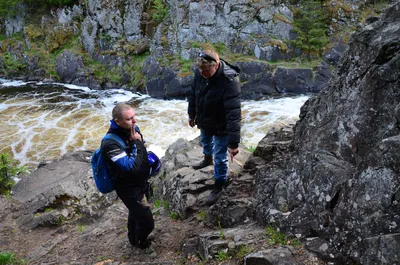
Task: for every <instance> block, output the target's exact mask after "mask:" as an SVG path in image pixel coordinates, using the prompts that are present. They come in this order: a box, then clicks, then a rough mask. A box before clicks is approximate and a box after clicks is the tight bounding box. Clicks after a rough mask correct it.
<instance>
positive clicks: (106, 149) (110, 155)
mask: <svg viewBox="0 0 400 265" xmlns="http://www.w3.org/2000/svg"><path fill="white" fill-rule="evenodd" d="M136 129H137V130H138V132H139V133H140V130H139V128H138V127H137V128H136ZM107 133H113V134H116V135H118V136H119V137H120V138H121V139H122V140H123V141H124V142H125V144H126V146H125V147H126V148H124V147H123V146H120V144H119V143H118V142H116V141H114V140H112V139H106V140H104V141H102V143H101V150H102V154H103V156H104V157H106V161H107V163H108V165H109V167H110V169H111V172H112V173H113V175H114V177H116V188H118V186H125V187H127V186H131V185H137V186H141V185H144V184H145V182H146V181H147V180H148V178H149V171H150V166H149V162H148V158H147V150H146V147H145V146H144V144H143V142H142V141H139V140H134V141H130V140H129V136H130V130H127V129H123V128H121V127H119V126H118V125H117V124H116V123H115V122H114V121H113V120H111V125H110V129H109V130H108V132H107ZM142 138H143V137H142Z"/></svg>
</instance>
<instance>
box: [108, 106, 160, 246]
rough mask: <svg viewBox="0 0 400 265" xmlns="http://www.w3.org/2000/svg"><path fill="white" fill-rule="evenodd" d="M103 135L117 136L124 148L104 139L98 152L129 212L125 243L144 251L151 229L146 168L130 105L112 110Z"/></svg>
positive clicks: (152, 221)
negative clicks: (108, 125)
mask: <svg viewBox="0 0 400 265" xmlns="http://www.w3.org/2000/svg"><path fill="white" fill-rule="evenodd" d="M107 133H113V134H116V135H118V136H119V137H120V138H121V139H122V140H123V141H124V142H125V144H126V146H125V147H123V146H120V145H119V144H118V142H116V141H114V140H112V139H106V140H104V141H103V142H102V144H101V152H102V154H103V156H104V157H106V161H107V163H108V166H109V167H110V171H111V172H112V173H113V175H114V178H115V190H116V192H117V195H118V197H119V198H120V199H121V200H122V202H123V203H124V204H125V206H126V207H127V208H128V210H129V217H128V238H129V242H130V243H131V244H132V245H133V246H138V247H139V248H148V247H149V246H150V244H151V242H150V240H148V238H147V236H148V235H149V234H150V233H151V232H152V231H153V229H154V219H153V215H152V213H151V209H150V207H149V204H148V203H147V199H146V196H145V193H146V191H147V189H148V182H147V180H148V179H149V171H150V167H149V162H148V157H147V151H146V147H145V146H144V144H143V138H142V135H141V133H140V130H139V127H137V125H136V120H135V111H134V109H133V108H132V107H131V106H130V105H128V104H124V103H119V104H117V105H116V106H115V107H114V109H113V111H112V120H111V125H110V129H109V130H108V132H107Z"/></svg>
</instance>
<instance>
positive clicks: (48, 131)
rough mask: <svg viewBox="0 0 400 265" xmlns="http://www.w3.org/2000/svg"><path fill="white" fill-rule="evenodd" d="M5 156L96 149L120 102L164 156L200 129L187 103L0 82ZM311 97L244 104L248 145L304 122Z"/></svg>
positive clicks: (45, 156) (39, 157) (32, 158)
mask: <svg viewBox="0 0 400 265" xmlns="http://www.w3.org/2000/svg"><path fill="white" fill-rule="evenodd" d="M0 96H1V97H0V124H1V128H2V129H1V130H0V153H10V154H12V155H13V157H14V159H16V160H18V161H19V162H20V163H21V164H22V165H29V166H34V165H37V164H38V163H39V162H40V161H44V160H52V159H54V158H58V157H60V156H61V155H63V154H65V153H66V152H71V151H77V150H94V149H96V148H98V146H99V144H100V140H101V138H102V137H103V136H104V134H105V133H106V131H107V129H108V127H109V120H110V119H111V110H112V108H113V107H114V105H115V103H117V102H125V101H128V100H129V101H130V102H131V103H132V104H133V106H134V108H135V110H136V119H137V122H138V125H139V126H140V128H141V131H142V132H143V134H144V138H145V140H146V141H147V143H148V149H149V150H152V151H153V152H155V153H156V154H157V155H158V156H163V155H164V153H165V150H166V149H167V148H168V146H169V145H170V144H172V143H173V142H175V141H176V140H177V139H179V138H184V139H188V140H191V139H194V138H196V137H197V136H198V135H199V130H198V129H195V128H191V127H189V126H188V123H187V102H186V101H185V100H169V101H165V100H158V99H152V98H150V97H149V96H148V95H140V94H134V93H132V92H129V91H126V90H122V89H111V90H92V89H89V88H88V87H78V86H74V85H64V84H52V85H49V84H43V83H26V82H19V81H9V80H4V79H0ZM307 99H308V96H299V97H295V98H281V99H272V100H261V101H243V102H242V143H243V144H244V145H245V146H248V147H250V146H252V147H255V146H257V144H258V142H259V141H260V140H261V139H262V138H263V137H264V136H265V134H266V133H267V131H268V130H269V129H270V128H271V125H272V124H273V123H276V122H277V121H280V120H285V119H298V115H299V113H300V107H301V106H302V105H303V104H304V102H305V101H306V100H307Z"/></svg>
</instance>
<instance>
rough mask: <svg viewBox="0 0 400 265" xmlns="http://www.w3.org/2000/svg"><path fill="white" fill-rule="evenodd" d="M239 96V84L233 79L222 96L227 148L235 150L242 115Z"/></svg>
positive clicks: (237, 143) (237, 144) (238, 138)
mask: <svg viewBox="0 0 400 265" xmlns="http://www.w3.org/2000/svg"><path fill="white" fill-rule="evenodd" d="M240 96H241V89H240V82H239V80H238V79H237V78H233V81H232V82H230V83H229V85H228V87H227V88H226V89H225V92H224V94H223V102H224V109H225V114H226V129H227V132H228V147H230V148H237V147H238V146H239V143H240V121H241V115H242V111H241V105H240V104H241V103H240Z"/></svg>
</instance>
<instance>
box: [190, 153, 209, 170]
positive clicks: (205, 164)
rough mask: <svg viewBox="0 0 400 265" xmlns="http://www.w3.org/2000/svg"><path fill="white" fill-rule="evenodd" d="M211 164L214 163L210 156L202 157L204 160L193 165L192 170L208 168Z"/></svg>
mask: <svg viewBox="0 0 400 265" xmlns="http://www.w3.org/2000/svg"><path fill="white" fill-rule="evenodd" d="M213 164H214V161H213V157H212V156H204V159H203V160H202V161H201V162H200V163H198V164H196V165H193V169H196V170H197V169H201V168H205V167H208V166H212V165H213Z"/></svg>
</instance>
